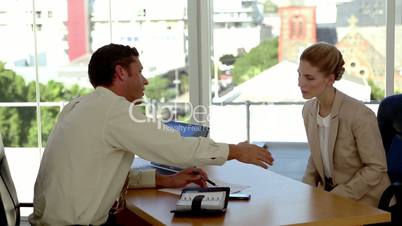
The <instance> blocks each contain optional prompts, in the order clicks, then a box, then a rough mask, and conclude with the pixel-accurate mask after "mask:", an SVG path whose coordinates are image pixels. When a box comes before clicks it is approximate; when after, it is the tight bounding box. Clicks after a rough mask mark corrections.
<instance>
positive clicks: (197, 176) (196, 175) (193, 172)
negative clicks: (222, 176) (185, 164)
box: [156, 167, 208, 188]
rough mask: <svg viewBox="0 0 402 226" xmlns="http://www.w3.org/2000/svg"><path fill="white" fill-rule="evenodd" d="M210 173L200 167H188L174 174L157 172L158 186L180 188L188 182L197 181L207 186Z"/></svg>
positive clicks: (202, 185) (196, 182)
mask: <svg viewBox="0 0 402 226" xmlns="http://www.w3.org/2000/svg"><path fill="white" fill-rule="evenodd" d="M207 179H208V175H207V173H206V172H204V171H203V170H202V169H200V168H195V167H192V168H187V169H184V170H182V171H180V172H178V173H175V174H172V175H160V174H158V173H157V174H156V187H158V188H180V187H184V186H186V185H187V184H190V183H195V184H198V185H200V186H201V187H206V186H207V184H206V181H207Z"/></svg>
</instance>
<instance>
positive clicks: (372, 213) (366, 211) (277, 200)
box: [127, 161, 391, 226]
mask: <svg viewBox="0 0 402 226" xmlns="http://www.w3.org/2000/svg"><path fill="white" fill-rule="evenodd" d="M205 170H206V171H207V172H208V175H209V177H210V179H212V180H213V179H215V178H216V179H219V180H222V181H225V182H228V183H237V184H243V185H251V187H250V188H248V189H246V190H244V192H246V193H250V194H251V199H250V200H249V201H229V205H228V209H227V211H226V213H225V214H224V215H222V216H214V217H192V218H185V217H174V215H173V213H170V210H172V209H174V208H175V205H176V202H177V200H178V199H179V197H178V196H176V195H172V194H168V193H165V192H160V191H157V190H156V189H138V190H130V191H129V195H128V199H127V207H128V209H130V210H131V211H133V212H134V213H135V214H137V215H138V216H140V217H142V218H143V219H145V220H146V221H148V222H149V223H151V224H153V225H230V226H233V225H299V224H308V225H333V226H336V225H363V224H371V223H380V222H387V221H390V218H391V217H390V214H389V213H388V212H385V211H382V210H379V209H376V208H372V207H370V206H367V205H363V204H360V203H358V202H355V201H352V200H349V199H346V198H342V197H339V196H336V195H333V194H330V193H328V192H325V191H322V190H319V189H316V188H312V187H310V186H308V185H305V184H303V183H301V182H299V181H296V180H292V179H289V178H287V177H284V176H281V175H279V174H276V173H273V172H270V171H269V170H264V169H262V168H260V167H256V166H252V165H244V164H241V163H239V162H237V161H230V162H227V163H226V164H225V165H224V166H222V167H217V166H211V167H206V168H205Z"/></svg>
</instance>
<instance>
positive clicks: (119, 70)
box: [114, 65, 125, 80]
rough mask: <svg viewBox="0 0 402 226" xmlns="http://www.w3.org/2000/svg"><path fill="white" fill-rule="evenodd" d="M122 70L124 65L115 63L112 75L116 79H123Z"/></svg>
mask: <svg viewBox="0 0 402 226" xmlns="http://www.w3.org/2000/svg"><path fill="white" fill-rule="evenodd" d="M124 70H125V69H124V67H122V66H121V65H116V66H115V67H114V76H115V77H116V79H118V80H124Z"/></svg>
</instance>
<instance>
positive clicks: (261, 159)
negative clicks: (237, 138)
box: [228, 142, 274, 169]
mask: <svg viewBox="0 0 402 226" xmlns="http://www.w3.org/2000/svg"><path fill="white" fill-rule="evenodd" d="M231 159H236V160H238V161H240V162H243V163H248V164H254V165H257V166H261V167H262V168H265V169H267V168H268V165H271V166H272V164H273V161H274V159H273V158H272V156H271V153H270V152H269V151H268V150H266V149H265V148H262V147H259V146H257V145H254V144H249V143H247V142H242V143H239V144H229V155H228V160H231Z"/></svg>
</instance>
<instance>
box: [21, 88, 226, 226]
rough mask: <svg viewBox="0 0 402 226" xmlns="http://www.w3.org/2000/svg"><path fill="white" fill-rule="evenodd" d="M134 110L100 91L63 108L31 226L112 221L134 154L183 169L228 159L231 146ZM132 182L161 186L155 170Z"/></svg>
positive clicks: (36, 195) (50, 141) (47, 151)
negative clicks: (170, 126)
mask: <svg viewBox="0 0 402 226" xmlns="http://www.w3.org/2000/svg"><path fill="white" fill-rule="evenodd" d="M130 106H131V107H132V105H130V102H128V101H127V100H126V99H125V98H123V97H120V96H117V95H116V94H114V93H113V92H111V91H110V90H108V89H106V88H103V87H98V88H96V90H95V91H94V92H92V93H91V94H89V95H87V96H84V97H80V98H77V99H74V100H72V101H71V102H70V103H69V104H68V105H67V106H65V107H64V109H63V111H62V112H61V113H60V115H59V118H58V122H57V124H56V125H55V127H54V128H53V131H52V133H51V135H50V136H49V139H48V143H47V147H46V149H45V151H44V154H43V157H42V161H41V166H40V169H39V173H38V177H37V179H36V183H35V191H34V213H33V214H31V216H30V217H29V221H30V223H31V224H33V225H43V224H47V225H71V224H80V225H89V224H92V225H99V224H102V223H105V221H106V220H107V217H108V212H109V209H110V208H111V207H112V205H113V203H114V201H115V200H116V199H117V198H118V197H119V195H120V192H121V190H122V187H123V185H124V182H125V179H126V177H127V173H128V172H129V170H130V166H131V164H132V161H133V159H134V154H135V155H138V156H140V157H141V158H143V159H146V160H151V161H155V162H159V163H163V164H169V165H176V166H182V167H186V166H200V165H206V164H215V165H221V164H223V163H224V162H225V161H226V160H227V157H228V154H229V147H228V145H227V144H219V143H215V142H214V141H212V140H211V139H208V138H204V137H197V138H195V137H191V138H183V137H181V136H180V134H179V133H177V132H173V131H172V130H171V129H166V127H164V126H161V124H160V123H158V122H153V121H152V120H151V121H149V122H145V121H146V120H147V118H146V117H145V116H144V115H143V114H142V113H141V111H140V110H139V109H138V108H137V107H133V108H131V109H132V111H131V112H130ZM130 116H131V117H130ZM133 119H136V121H137V122H136V121H135V120H133ZM139 120H143V121H144V122H138V121H139ZM129 184H130V186H131V187H138V186H139V185H145V186H154V185H155V172H154V171H151V172H147V173H135V174H134V173H132V174H131V176H130V181H129Z"/></svg>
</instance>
